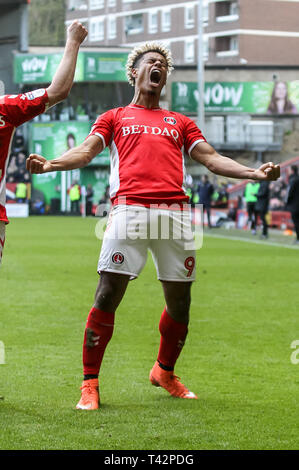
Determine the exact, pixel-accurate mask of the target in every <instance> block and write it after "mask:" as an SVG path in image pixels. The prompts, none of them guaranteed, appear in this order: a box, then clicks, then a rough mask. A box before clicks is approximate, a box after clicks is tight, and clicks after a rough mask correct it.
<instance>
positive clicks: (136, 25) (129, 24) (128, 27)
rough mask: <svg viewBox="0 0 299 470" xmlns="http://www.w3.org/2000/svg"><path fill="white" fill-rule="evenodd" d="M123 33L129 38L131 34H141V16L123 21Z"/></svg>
mask: <svg viewBox="0 0 299 470" xmlns="http://www.w3.org/2000/svg"><path fill="white" fill-rule="evenodd" d="M125 31H126V34H127V35H128V36H129V35H131V34H139V33H143V15H142V14H138V15H130V16H126V19H125Z"/></svg>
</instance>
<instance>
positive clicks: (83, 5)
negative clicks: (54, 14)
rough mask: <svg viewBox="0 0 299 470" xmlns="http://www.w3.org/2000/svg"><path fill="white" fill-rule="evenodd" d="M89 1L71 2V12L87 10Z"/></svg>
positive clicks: (76, 0) (77, 0)
mask: <svg viewBox="0 0 299 470" xmlns="http://www.w3.org/2000/svg"><path fill="white" fill-rule="evenodd" d="M87 9H88V4H87V0H69V10H87Z"/></svg>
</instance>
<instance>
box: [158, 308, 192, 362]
mask: <svg viewBox="0 0 299 470" xmlns="http://www.w3.org/2000/svg"><path fill="white" fill-rule="evenodd" d="M159 330H160V333H161V340H160V348H159V353H158V362H159V363H160V365H161V364H162V366H165V367H167V370H173V369H174V365H175V363H176V361H177V359H178V357H179V355H180V353H181V350H182V348H183V346H184V343H185V339H186V336H187V333H188V325H186V324H185V323H179V322H177V321H175V320H174V319H173V318H172V317H171V316H170V315H169V314H168V313H167V311H166V308H165V309H164V311H163V313H162V316H161V319H160V323H159Z"/></svg>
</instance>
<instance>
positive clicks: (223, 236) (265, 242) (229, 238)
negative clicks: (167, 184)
mask: <svg viewBox="0 0 299 470" xmlns="http://www.w3.org/2000/svg"><path fill="white" fill-rule="evenodd" d="M205 237H211V238H224V239H225V240H237V241H238V242H248V243H255V244H256V245H264V246H265V245H266V246H278V247H280V248H290V249H291V250H298V249H299V245H298V246H292V245H282V244H281V243H275V242H268V241H263V240H252V239H251V238H242V237H230V236H226V235H215V234H211V233H209V234H207V233H204V235H203V239H205Z"/></svg>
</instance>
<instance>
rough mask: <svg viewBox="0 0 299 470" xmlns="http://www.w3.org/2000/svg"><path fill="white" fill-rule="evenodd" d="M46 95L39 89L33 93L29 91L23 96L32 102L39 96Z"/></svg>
mask: <svg viewBox="0 0 299 470" xmlns="http://www.w3.org/2000/svg"><path fill="white" fill-rule="evenodd" d="M45 93H46V91H45V89H44V88H39V89H38V90H34V91H29V92H28V93H25V96H26V98H27V99H28V100H30V101H31V100H34V99H35V98H39V97H40V96H43V95H44V94H45Z"/></svg>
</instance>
